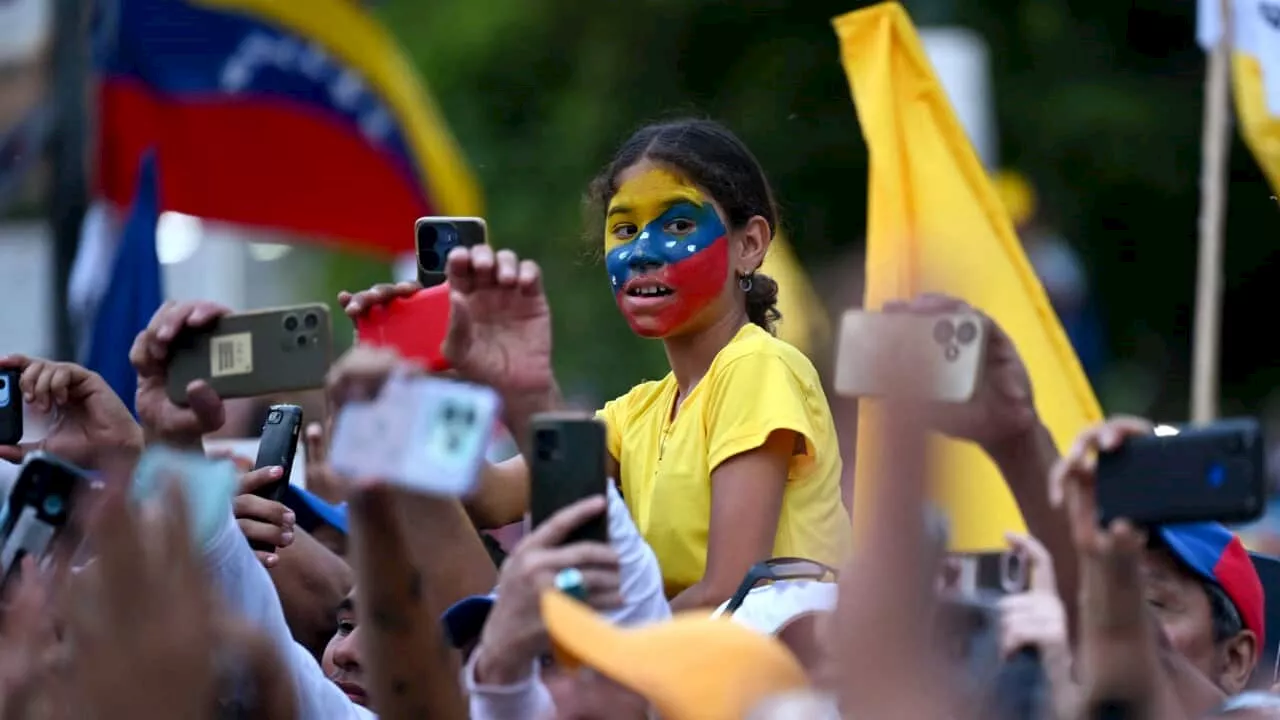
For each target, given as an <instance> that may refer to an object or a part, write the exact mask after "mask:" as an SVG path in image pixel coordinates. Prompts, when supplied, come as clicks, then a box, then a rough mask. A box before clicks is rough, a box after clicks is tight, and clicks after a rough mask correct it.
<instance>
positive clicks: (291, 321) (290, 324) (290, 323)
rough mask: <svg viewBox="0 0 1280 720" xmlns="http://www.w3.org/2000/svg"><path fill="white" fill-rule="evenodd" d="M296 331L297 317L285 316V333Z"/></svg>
mask: <svg viewBox="0 0 1280 720" xmlns="http://www.w3.org/2000/svg"><path fill="white" fill-rule="evenodd" d="M297 329H298V316H297V315H285V316H284V330H285V332H293V331H295V330H297Z"/></svg>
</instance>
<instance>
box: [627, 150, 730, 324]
mask: <svg viewBox="0 0 1280 720" xmlns="http://www.w3.org/2000/svg"><path fill="white" fill-rule="evenodd" d="M605 266H606V267H607V268H608V270H609V282H610V285H611V286H612V288H613V293H614V298H615V299H616V300H617V302H618V308H619V309H620V310H622V314H623V316H624V317H625V318H626V319H627V323H628V324H629V325H631V329H632V330H633V331H635V333H636V334H638V335H641V336H644V337H664V336H666V335H669V334H671V333H672V332H674V331H676V330H677V329H679V328H680V327H681V326H682V325H684V324H685V323H687V322H688V321H689V320H690V319H691V318H693V317H694V316H695V315H696V314H697V313H698V311H700V310H702V308H704V307H706V306H707V304H708V303H710V302H711V301H712V300H713V299H715V297H716V296H717V295H719V294H720V292H721V291H722V290H723V288H724V284H725V280H726V278H727V277H728V274H729V237H728V233H727V232H726V230H725V227H724V223H723V222H721V220H720V216H719V215H718V214H717V213H716V209H715V207H714V206H713V205H712V204H711V202H710V201H708V200H707V199H706V198H705V197H703V195H702V193H701V192H699V191H698V189H697V188H696V187H694V186H693V185H692V184H690V183H689V182H688V181H686V180H684V179H683V178H681V177H680V176H678V175H676V174H674V173H671V172H668V171H666V170H660V169H654V170H649V171H648V172H645V173H643V174H642V175H640V176H639V177H636V178H634V179H632V180H629V181H627V182H626V183H625V184H624V185H623V186H622V187H621V188H619V189H618V193H617V194H616V195H614V197H613V200H612V201H611V202H610V203H609V215H608V217H607V218H606V221H605Z"/></svg>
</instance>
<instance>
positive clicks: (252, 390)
mask: <svg viewBox="0 0 1280 720" xmlns="http://www.w3.org/2000/svg"><path fill="white" fill-rule="evenodd" d="M332 353H333V349H332V332H331V327H330V322H329V308H328V307H327V306H326V305H324V304H323V303H312V304H306V305H295V306H291V307H285V308H278V309H274V310H258V311H254V312H249V313H240V314H236V315H224V316H223V317H221V318H218V319H217V320H215V321H213V322H212V323H210V324H209V325H207V326H205V327H200V328H185V329H184V330H183V331H182V332H181V333H180V334H179V335H178V337H177V338H175V339H174V341H173V343H172V345H171V346H170V350H169V378H168V383H167V384H166V386H165V389H166V393H167V394H168V396H169V399H170V400H172V401H173V402H174V403H175V404H178V405H186V403H187V386H188V385H190V384H191V383H192V382H193V381H195V380H205V381H207V382H208V383H209V385H210V386H212V387H213V389H214V391H216V392H217V393H218V395H219V396H220V397H222V398H240V397H255V396H258V395H268V394H271V393H277V392H292V391H296V390H310V389H314V388H321V387H324V380H325V374H326V373H327V372H328V371H329V363H330V361H331V359H332Z"/></svg>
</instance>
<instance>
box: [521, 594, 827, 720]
mask: <svg viewBox="0 0 1280 720" xmlns="http://www.w3.org/2000/svg"><path fill="white" fill-rule="evenodd" d="M540 604H541V608H542V618H543V621H544V622H545V624H546V626H547V634H548V635H549V636H550V637H551V643H552V649H553V650H554V652H555V656H556V658H557V660H559V661H560V662H561V664H563V665H565V666H567V667H570V668H578V667H582V666H584V665H585V666H586V667H589V668H591V669H592V670H594V671H596V672H597V673H599V674H601V675H603V676H605V677H607V678H609V679H610V680H613V681H614V682H616V683H618V684H619V685H622V686H623V687H625V688H628V689H630V690H631V691H632V692H634V693H636V694H638V695H640V696H641V697H643V698H645V699H646V700H648V701H649V702H650V703H652V704H653V706H654V709H655V710H657V711H658V715H659V716H661V717H662V718H664V720H742V718H744V717H746V716H747V714H748V713H749V712H750V711H751V709H752V708H753V707H755V706H756V704H757V703H759V702H761V701H762V700H764V699H765V698H767V697H769V696H771V695H776V694H779V693H784V692H787V691H790V690H799V689H801V688H804V687H807V686H808V684H809V682H808V678H806V677H805V672H804V668H803V667H801V666H800V663H799V661H798V660H796V657H795V655H793V654H791V652H790V651H789V650H787V647H786V646H785V645H783V644H782V642H781V641H779V640H778V639H776V638H774V637H770V636H768V635H764V634H762V633H759V632H756V631H755V630H752V629H750V628H748V627H746V626H745V625H741V624H739V623H736V622H734V621H733V620H730V619H729V618H727V617H719V618H712V617H708V616H707V613H705V612H688V613H683V614H680V615H676V616H675V617H673V618H672V619H671V620H669V621H667V622H660V623H653V624H650V625H646V626H643V627H639V628H633V629H624V628H620V627H617V626H615V625H613V624H612V623H610V622H609V621H608V620H606V619H604V618H603V617H601V616H600V615H598V614H596V613H595V612H594V611H593V610H592V609H591V608H590V607H588V606H586V605H584V604H582V603H580V602H578V601H577V600H574V599H572V598H570V597H569V596H567V595H565V594H563V593H561V592H558V591H556V590H547V591H545V592H543V593H542V598H541V603H540Z"/></svg>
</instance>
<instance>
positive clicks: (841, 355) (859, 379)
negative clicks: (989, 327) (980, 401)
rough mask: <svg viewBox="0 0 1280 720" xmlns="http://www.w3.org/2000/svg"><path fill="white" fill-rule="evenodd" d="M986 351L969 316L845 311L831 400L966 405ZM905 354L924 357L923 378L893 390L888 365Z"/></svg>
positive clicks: (979, 327) (978, 325) (980, 327)
mask: <svg viewBox="0 0 1280 720" xmlns="http://www.w3.org/2000/svg"><path fill="white" fill-rule="evenodd" d="M985 346H986V334H985V331H984V330H983V324H982V318H981V317H979V316H978V315H976V314H973V313H948V314H943V315H917V314H912V313H881V312H863V311H861V310H849V311H847V312H846V313H845V314H844V317H843V318H842V319H841V322H840V338H839V341H838V344H837V346H836V373H835V390H836V394H837V395H840V396H842V397H886V396H888V395H890V394H892V393H894V392H898V393H903V392H912V393H919V394H920V395H922V396H923V398H924V399H927V400H936V401H940V402H950V403H963V402H968V400H969V399H970V398H972V397H973V393H974V391H975V390H976V389H977V386H978V375H979V372H980V371H981V369H982V361H983V355H984V348H985ZM908 353H924V354H925V355H924V356H925V357H926V358H928V362H927V363H926V370H927V374H928V377H927V378H921V379H920V382H918V383H914V384H912V385H910V386H908V387H905V388H904V387H895V386H894V381H893V378H894V377H895V376H896V375H897V372H895V367H894V366H893V363H894V361H895V359H896V358H901V357H903V356H904V355H906V354H908Z"/></svg>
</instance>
